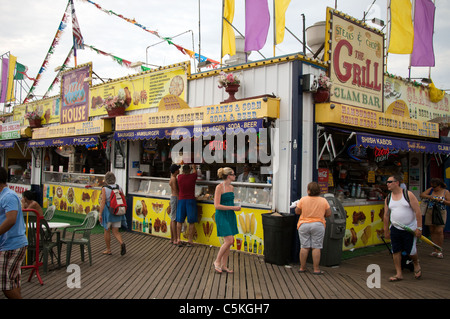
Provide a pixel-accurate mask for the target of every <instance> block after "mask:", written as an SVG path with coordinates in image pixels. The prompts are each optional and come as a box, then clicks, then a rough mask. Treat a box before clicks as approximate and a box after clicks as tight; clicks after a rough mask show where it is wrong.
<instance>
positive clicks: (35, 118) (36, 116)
mask: <svg viewBox="0 0 450 319" xmlns="http://www.w3.org/2000/svg"><path fill="white" fill-rule="evenodd" d="M41 116H42V114H41V113H40V112H38V111H36V110H33V111H32V112H26V113H25V116H24V118H25V119H26V120H28V122H29V123H30V127H31V128H36V127H41V126H42V125H41Z"/></svg>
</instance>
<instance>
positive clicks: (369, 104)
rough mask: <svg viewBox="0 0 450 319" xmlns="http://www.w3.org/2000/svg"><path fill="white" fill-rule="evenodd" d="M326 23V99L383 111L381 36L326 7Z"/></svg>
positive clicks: (382, 45) (373, 30)
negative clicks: (329, 85) (328, 85)
mask: <svg viewBox="0 0 450 319" xmlns="http://www.w3.org/2000/svg"><path fill="white" fill-rule="evenodd" d="M327 20H328V23H327V32H326V34H327V38H326V43H327V46H329V47H328V50H327V51H326V52H327V54H328V60H329V61H330V79H331V81H332V88H331V93H332V94H331V97H330V100H331V101H332V102H337V103H342V104H346V105H351V106H358V107H362V108H365V109H370V110H374V111H383V68H384V58H383V57H384V49H383V48H384V36H383V34H382V33H381V32H378V31H377V30H375V29H369V28H367V27H364V26H362V25H360V24H359V23H357V22H356V19H352V18H350V17H348V16H346V15H344V14H342V13H339V12H337V11H335V10H333V9H330V8H328V11H327Z"/></svg>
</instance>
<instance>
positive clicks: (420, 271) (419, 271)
mask: <svg viewBox="0 0 450 319" xmlns="http://www.w3.org/2000/svg"><path fill="white" fill-rule="evenodd" d="M419 273H420V275H418V274H419ZM420 277H422V268H420V269H419V270H417V271H415V272H414V278H416V279H420Z"/></svg>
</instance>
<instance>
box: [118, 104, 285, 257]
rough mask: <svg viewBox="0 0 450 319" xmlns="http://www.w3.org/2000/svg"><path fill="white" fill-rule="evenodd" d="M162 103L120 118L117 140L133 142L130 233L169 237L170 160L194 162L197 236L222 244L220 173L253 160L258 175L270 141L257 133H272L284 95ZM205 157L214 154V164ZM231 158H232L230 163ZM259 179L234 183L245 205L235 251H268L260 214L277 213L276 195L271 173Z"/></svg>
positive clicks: (238, 169)
mask: <svg viewBox="0 0 450 319" xmlns="http://www.w3.org/2000/svg"><path fill="white" fill-rule="evenodd" d="M164 101H165V100H164V99H163V100H162V102H161V103H160V106H159V111H158V112H157V113H143V114H138V115H125V116H120V117H117V118H116V131H115V133H114V139H115V140H116V141H118V142H122V141H128V147H129V150H128V154H129V155H128V165H129V167H128V172H129V174H128V178H129V184H128V194H129V195H131V196H132V198H133V200H132V203H133V204H132V205H133V206H132V213H133V217H132V230H133V231H138V232H142V233H148V234H153V235H156V236H161V237H167V238H170V229H169V224H170V217H169V214H170V196H171V190H170V187H169V178H170V173H169V167H170V165H171V163H172V162H174V163H182V162H183V163H194V164H197V169H198V179H197V183H196V189H195V194H196V197H197V203H198V204H197V207H198V214H199V222H198V223H196V227H195V232H196V233H195V234H194V237H193V238H194V241H195V242H197V243H203V244H208V245H213V246H220V245H221V238H219V237H217V235H216V228H215V219H214V215H215V208H214V192H215V188H216V186H217V185H218V184H219V183H220V181H218V180H217V170H218V169H219V168H220V167H226V166H229V167H232V168H233V169H234V170H235V172H236V174H237V175H238V174H240V173H242V171H243V166H244V164H245V163H249V162H253V163H252V166H253V171H254V173H256V172H258V171H260V169H261V167H262V166H264V165H265V164H268V163H261V162H260V161H259V162H258V160H257V157H258V152H259V148H260V147H261V149H262V148H263V145H262V144H264V143H265V141H266V140H265V139H261V137H260V136H258V135H260V134H262V132H263V131H264V130H265V132H264V133H267V132H266V131H268V132H269V133H270V129H268V130H267V129H265V127H268V126H270V125H269V123H270V122H271V121H272V120H275V119H276V118H277V117H278V114H279V100H278V99H276V98H270V97H264V98H257V99H248V100H239V101H236V102H234V103H230V104H221V105H213V106H204V107H197V108H190V107H188V106H187V105H186V104H185V103H184V102H183V101H182V100H177V99H175V101H178V102H177V105H176V107H174V104H173V101H174V98H173V97H172V98H171V101H172V102H171V104H170V108H169V107H168V106H167V104H165V103H164ZM233 119H234V121H230V120H233ZM180 122H182V124H183V128H180V126H181V124H180ZM145 123H152V126H151V127H152V128H151V129H142V128H143V127H145ZM253 138H254V140H253ZM239 140H240V141H241V143H240V142H239ZM234 142H236V143H234ZM253 142H254V143H253ZM180 144H184V145H183V146H180ZM183 147H184V150H183ZM230 147H231V148H232V149H230ZM241 147H242V148H243V149H240V148H241ZM252 147H255V149H253V148H252ZM178 150H180V151H181V152H178ZM253 150H254V151H255V153H254V152H253ZM207 155H210V156H211V158H210V159H211V161H208V156H207ZM253 155H256V158H253ZM227 156H228V157H227ZM230 158H233V159H231V160H230V161H227V159H228V160H229V159H230ZM205 161H208V162H205ZM269 165H270V163H269ZM258 180H260V181H261V182H259V183H256V178H255V179H254V180H253V179H251V181H254V182H245V183H244V182H242V183H238V182H236V183H233V185H234V187H235V196H236V197H235V201H236V202H237V203H240V204H241V206H242V211H241V212H237V221H238V227H239V235H237V236H236V245H235V247H234V249H237V250H241V251H246V252H253V253H259V254H262V252H263V250H264V248H263V231H262V220H261V214H263V213H267V212H268V211H271V210H272V208H273V207H272V197H273V194H272V184H271V176H270V175H267V176H266V175H263V176H260V178H259V179H258ZM183 229H185V230H184V231H183V234H182V239H187V237H188V235H187V233H186V232H187V230H188V227H183Z"/></svg>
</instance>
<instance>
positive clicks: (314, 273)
mask: <svg viewBox="0 0 450 319" xmlns="http://www.w3.org/2000/svg"><path fill="white" fill-rule="evenodd" d="M323 274H324V272H323V271H322V270H321V271H314V272H313V275H316V276H320V275H323Z"/></svg>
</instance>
